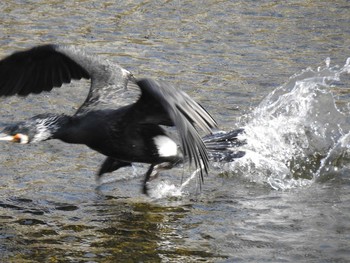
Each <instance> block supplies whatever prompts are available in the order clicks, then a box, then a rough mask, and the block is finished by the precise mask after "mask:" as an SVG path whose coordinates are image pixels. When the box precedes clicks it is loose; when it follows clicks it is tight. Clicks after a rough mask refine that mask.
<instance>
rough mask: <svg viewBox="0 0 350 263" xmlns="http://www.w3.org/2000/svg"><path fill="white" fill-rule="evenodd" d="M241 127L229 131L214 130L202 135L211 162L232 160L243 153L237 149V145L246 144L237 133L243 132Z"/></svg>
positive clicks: (243, 153)
mask: <svg viewBox="0 0 350 263" xmlns="http://www.w3.org/2000/svg"><path fill="white" fill-rule="evenodd" d="M243 131H244V130H243V129H237V130H232V131H229V132H224V131H220V132H216V133H213V134H210V135H207V136H204V137H203V142H204V144H205V146H206V148H207V151H208V156H209V159H210V160H211V161H212V162H232V161H234V160H235V159H237V158H241V157H243V156H244V155H245V152H243V151H239V149H238V147H239V146H242V145H244V144H246V142H245V141H244V140H239V139H238V135H239V134H241V133H243Z"/></svg>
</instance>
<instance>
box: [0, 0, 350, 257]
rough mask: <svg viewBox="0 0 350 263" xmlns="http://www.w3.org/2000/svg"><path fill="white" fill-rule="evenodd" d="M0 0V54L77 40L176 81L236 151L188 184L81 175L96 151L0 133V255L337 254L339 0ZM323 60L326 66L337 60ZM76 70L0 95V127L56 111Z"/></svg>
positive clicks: (71, 104) (345, 112)
mask: <svg viewBox="0 0 350 263" xmlns="http://www.w3.org/2000/svg"><path fill="white" fill-rule="evenodd" d="M287 2H288V3H284V2H281V1H204V0H202V1H79V0H77V1H64V0H61V1H60V0H57V1H44V0H43V1H40V0H38V1H20V0H17V1H1V3H0V8H1V12H0V23H1V27H0V55H1V57H4V56H5V55H7V54H10V53H12V52H13V51H15V50H18V49H23V48H27V47H31V46H34V45H37V44H43V43H62V44H72V45H79V46H83V47H85V48H86V49H87V51H89V52H91V53H95V54H98V55H101V56H103V57H105V58H108V59H109V60H112V61H115V62H117V63H119V64H121V65H122V66H123V67H125V68H127V69H129V70H131V71H132V72H133V73H134V75H136V76H139V77H142V76H148V77H153V78H158V79H163V80H166V81H168V82H169V83H171V84H173V85H178V86H180V87H181V88H182V89H183V90H185V91H186V92H188V93H189V94H190V95H191V96H192V97H194V98H195V99H196V100H197V101H199V102H200V103H201V104H202V105H203V106H204V107H206V108H207V109H208V111H209V112H210V113H211V114H212V115H213V116H214V117H215V118H216V119H217V121H218V123H219V125H220V126H221V128H222V129H224V130H229V129H232V128H239V127H244V128H245V133H244V134H242V138H244V139H245V140H247V144H246V145H245V146H243V147H244V149H243V150H245V151H246V152H247V154H246V156H244V157H243V158H242V159H240V160H239V161H237V162H234V163H229V164H214V167H213V169H212V170H211V172H210V174H209V176H207V177H206V178H205V184H204V186H203V187H202V190H201V192H200V193H199V192H198V188H197V186H196V182H195V180H192V181H190V183H189V185H188V186H186V187H185V188H184V189H183V190H182V191H179V185H181V182H183V181H182V180H183V179H186V178H188V176H189V174H190V173H189V171H188V170H187V169H185V170H182V169H180V168H178V169H173V170H171V171H167V172H164V174H162V176H161V178H158V179H157V180H155V181H153V182H152V186H153V197H158V198H148V197H145V196H143V195H142V194H141V193H140V185H141V180H142V173H143V172H144V169H145V168H144V167H140V166H135V167H134V168H132V169H124V170H121V171H119V172H116V173H114V174H112V175H110V176H108V177H107V178H105V179H106V180H105V183H104V184H102V185H101V186H100V187H97V184H96V182H95V172H96V171H97V169H98V167H99V164H100V163H101V162H102V160H103V157H102V156H100V155H99V154H97V153H95V152H93V151H91V150H89V149H88V148H86V147H84V146H75V145H68V144H64V143H62V142H59V141H49V142H43V143H41V144H33V145H17V144H16V145H13V144H7V143H1V145H0V163H1V169H0V176H1V181H0V257H1V260H0V261H1V262H348V260H349V258H350V179H349V178H350V165H349V161H350V133H349V127H350V120H349V117H348V116H350V114H349V113H350V112H349V111H350V104H349V102H350V92H349V88H350V74H349V71H350V66H349V61H347V58H348V57H350V27H349V24H350V2H349V1H346V0H343V1H341V0H339V1H338V0H335V1H305V0H304V1H302V0H299V1H287ZM337 65H338V66H337ZM88 85H89V83H88V82H85V81H81V82H74V83H72V84H71V85H67V86H65V87H63V88H61V89H56V90H54V91H52V92H51V93H50V94H41V95H38V96H29V97H27V98H17V97H13V98H1V99H0V102H1V111H0V126H3V125H5V124H6V123H10V122H13V121H15V120H18V121H20V120H23V119H25V118H28V117H31V116H33V115H35V114H39V113H42V112H65V113H72V112H74V110H75V109H76V108H77V107H78V106H79V104H80V103H81V102H82V101H83V100H84V98H85V96H86V94H87V89H88Z"/></svg>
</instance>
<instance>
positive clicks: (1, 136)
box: [0, 133, 29, 144]
mask: <svg viewBox="0 0 350 263" xmlns="http://www.w3.org/2000/svg"><path fill="white" fill-rule="evenodd" d="M0 141H9V142H18V143H21V144H26V143H28V141H29V139H28V136H27V135H24V134H21V133H17V134H16V135H14V136H12V135H8V134H5V133H0Z"/></svg>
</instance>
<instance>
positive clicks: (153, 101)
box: [134, 79, 217, 179]
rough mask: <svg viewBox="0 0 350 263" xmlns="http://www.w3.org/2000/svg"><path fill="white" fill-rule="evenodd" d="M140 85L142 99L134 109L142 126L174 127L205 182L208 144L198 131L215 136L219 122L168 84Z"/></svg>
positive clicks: (141, 82)
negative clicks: (206, 145)
mask: <svg viewBox="0 0 350 263" xmlns="http://www.w3.org/2000/svg"><path fill="white" fill-rule="evenodd" d="M137 84H138V86H139V87H140V89H141V97H140V98H139V100H138V101H137V102H136V103H135V105H134V109H135V110H136V111H137V116H138V117H139V118H140V120H139V121H140V123H142V122H144V123H154V124H162V125H168V126H173V125H174V126H175V127H176V128H177V131H178V133H179V137H180V140H181V146H182V150H183V153H184V155H185V157H187V158H188V159H189V161H190V163H194V165H195V167H196V168H197V169H198V168H199V169H200V171H201V172H200V175H201V177H202V179H203V171H205V172H207V171H208V166H209V160H208V155H207V151H206V147H205V144H204V143H203V141H202V139H201V136H200V135H199V133H198V131H197V129H196V128H197V127H198V128H200V129H201V130H203V131H204V132H206V133H211V132H212V129H214V128H216V127H217V124H216V122H215V120H214V119H213V118H212V117H211V116H210V115H209V114H208V112H207V111H205V110H204V109H203V108H202V107H201V106H200V105H199V104H198V103H196V102H195V101H194V100H193V99H191V98H190V97H189V96H188V95H187V94H186V93H185V92H183V91H181V90H178V89H176V88H174V87H172V86H170V85H168V84H165V83H164V82H158V81H155V80H151V79H140V80H138V81H137ZM142 112H143V114H142Z"/></svg>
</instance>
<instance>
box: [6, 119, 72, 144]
mask: <svg viewBox="0 0 350 263" xmlns="http://www.w3.org/2000/svg"><path fill="white" fill-rule="evenodd" d="M64 117H65V116H64V115H51V114H44V115H38V116H35V117H33V118H31V119H28V120H26V121H23V122H18V123H15V124H11V125H8V126H6V127H5V128H4V129H3V130H2V131H1V132H0V141H11V142H17V143H21V144H27V143H34V142H39V141H45V140H49V139H52V138H53V137H54V136H55V134H56V132H57V131H58V130H59V128H61V127H62V125H63V124H64V119H65V118H64Z"/></svg>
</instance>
